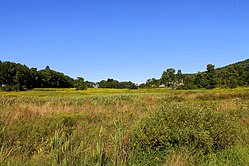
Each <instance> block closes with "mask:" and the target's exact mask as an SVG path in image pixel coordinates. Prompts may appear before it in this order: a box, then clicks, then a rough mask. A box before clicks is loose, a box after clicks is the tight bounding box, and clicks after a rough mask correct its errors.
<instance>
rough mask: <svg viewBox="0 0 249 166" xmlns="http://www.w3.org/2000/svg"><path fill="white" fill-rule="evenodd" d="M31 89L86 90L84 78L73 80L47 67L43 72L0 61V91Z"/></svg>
mask: <svg viewBox="0 0 249 166" xmlns="http://www.w3.org/2000/svg"><path fill="white" fill-rule="evenodd" d="M33 88H76V89H86V88H87V84H86V82H85V81H84V78H82V77H78V78H77V79H73V78H71V77H69V76H67V75H65V74H63V73H60V72H57V71H54V70H52V69H50V67H49V66H47V67H46V68H45V69H43V70H37V69H36V68H28V67H27V66H26V65H22V64H20V63H14V62H9V61H5V62H2V61H0V89H1V90H4V91H19V90H30V89H33Z"/></svg>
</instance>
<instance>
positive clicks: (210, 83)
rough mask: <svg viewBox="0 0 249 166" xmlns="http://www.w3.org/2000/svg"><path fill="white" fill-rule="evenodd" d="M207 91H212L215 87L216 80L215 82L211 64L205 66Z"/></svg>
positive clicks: (213, 69)
mask: <svg viewBox="0 0 249 166" xmlns="http://www.w3.org/2000/svg"><path fill="white" fill-rule="evenodd" d="M206 78H207V85H206V88H207V89H213V88H215V87H216V80H215V66H214V65H212V64H208V65H207V77H206Z"/></svg>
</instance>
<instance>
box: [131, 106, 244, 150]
mask: <svg viewBox="0 0 249 166" xmlns="http://www.w3.org/2000/svg"><path fill="white" fill-rule="evenodd" d="M177 107H178V108H177ZM240 138H241V134H240V128H239V127H238V125H237V123H236V121H235V120H233V119H231V118H229V117H228V115H227V114H226V113H215V112H213V111H211V110H201V109H193V108H192V109H189V108H184V107H182V108H181V107H179V106H176V107H174V109H173V108H172V109H165V110H163V111H158V112H155V113H152V114H151V115H150V116H148V117H146V118H144V119H142V121H141V122H140V123H139V124H138V126H137V127H135V129H134V130H133V132H132V145H134V149H136V150H139V151H148V150H152V151H165V150H170V149H181V148H187V149H189V150H191V151H192V152H193V153H194V152H196V151H201V152H202V153H204V154H207V153H211V152H215V151H217V150H222V149H226V148H229V147H232V146H233V145H235V143H236V142H237V141H239V139H240Z"/></svg>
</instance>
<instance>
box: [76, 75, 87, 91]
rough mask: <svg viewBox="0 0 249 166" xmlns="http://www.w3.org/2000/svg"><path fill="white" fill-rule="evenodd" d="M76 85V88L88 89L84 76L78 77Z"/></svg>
mask: <svg viewBox="0 0 249 166" xmlns="http://www.w3.org/2000/svg"><path fill="white" fill-rule="evenodd" d="M74 87H75V88H76V90H86V89H87V85H86V83H85V80H84V78H82V77H77V79H76V80H75V83H74Z"/></svg>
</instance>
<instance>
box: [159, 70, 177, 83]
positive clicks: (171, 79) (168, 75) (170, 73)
mask: <svg viewBox="0 0 249 166" xmlns="http://www.w3.org/2000/svg"><path fill="white" fill-rule="evenodd" d="M175 72H176V70H175V69H173V68H168V69H167V70H166V71H164V72H163V74H162V76H161V79H160V82H161V84H165V85H166V86H168V87H172V88H174V87H175V84H176V76H175Z"/></svg>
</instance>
